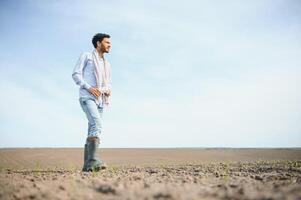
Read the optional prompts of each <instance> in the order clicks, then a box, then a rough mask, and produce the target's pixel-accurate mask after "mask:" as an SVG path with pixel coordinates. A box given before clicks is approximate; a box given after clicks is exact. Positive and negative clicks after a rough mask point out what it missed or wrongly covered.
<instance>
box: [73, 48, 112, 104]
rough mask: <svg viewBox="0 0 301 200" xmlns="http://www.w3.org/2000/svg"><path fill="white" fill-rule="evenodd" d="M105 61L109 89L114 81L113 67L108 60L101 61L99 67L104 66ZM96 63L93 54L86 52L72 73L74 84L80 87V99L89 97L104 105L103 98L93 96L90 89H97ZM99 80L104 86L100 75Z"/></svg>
mask: <svg viewBox="0 0 301 200" xmlns="http://www.w3.org/2000/svg"><path fill="white" fill-rule="evenodd" d="M104 61H105V68H104V69H105V70H107V71H106V72H107V76H108V88H109V89H110V90H111V88H112V79H111V66H110V63H109V62H108V61H107V60H104V59H100V62H99V65H103V64H104ZM94 68H95V65H94V62H93V58H92V53H90V52H84V53H82V54H81V55H80V57H79V59H78V61H77V63H76V65H75V67H74V69H73V73H72V78H73V80H74V82H75V83H76V84H77V85H79V86H80V88H79V97H88V98H92V99H94V100H95V102H96V103H97V104H103V102H102V98H101V96H99V97H98V98H96V97H95V96H94V95H93V94H91V93H90V92H89V91H88V89H89V88H90V87H92V86H93V87H96V85H97V82H96V77H95V73H94ZM99 80H101V83H102V85H103V81H102V76H101V75H100V77H99Z"/></svg>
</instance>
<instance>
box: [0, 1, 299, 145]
mask: <svg viewBox="0 0 301 200" xmlns="http://www.w3.org/2000/svg"><path fill="white" fill-rule="evenodd" d="M84 2H85V3H84ZM300 22H301V2H300V1H292V0H282V1H279V0H255V1H253V0H250V1H248V0H246V1H236V0H232V1H231V0H230V1H218V0H217V1H209V0H208V1H200V0H186V1H174V0H165V1H161V0H154V1H139V0H129V1H118V0H116V1H98V0H97V1H96V0H95V1H73V0H72V1H71V0H70V1H54V0H51V1H50V0H49V1H39V0H35V1H34V0H32V1H30V0H29V1H28V0H22V1H21V0H18V1H17V0H11V1H10V0H6V1H5V0H2V1H0V27H1V31H0V36H1V37H0V52H1V54H0V91H1V94H0V95H1V104H0V147H83V145H84V142H85V138H86V134H87V121H86V117H85V115H84V113H83V111H82V110H81V108H80V104H79V102H78V86H77V85H75V83H74V82H73V80H72V77H71V73H72V70H73V67H74V65H75V63H76V61H77V59H78V58H79V55H80V54H81V53H82V52H84V51H92V50H93V46H92V43H91V38H92V36H93V35H94V34H95V33H97V32H102V33H108V34H110V35H111V42H112V48H111V51H110V54H106V58H107V59H108V60H109V61H110V63H111V67H112V87H113V91H112V97H111V105H110V106H109V107H107V108H105V110H104V114H103V117H104V118H103V132H102V135H101V145H100V147H301V122H300V120H301V95H300V94H301V92H300V78H301V70H300V67H301V23H300ZM297 88H299V90H297Z"/></svg>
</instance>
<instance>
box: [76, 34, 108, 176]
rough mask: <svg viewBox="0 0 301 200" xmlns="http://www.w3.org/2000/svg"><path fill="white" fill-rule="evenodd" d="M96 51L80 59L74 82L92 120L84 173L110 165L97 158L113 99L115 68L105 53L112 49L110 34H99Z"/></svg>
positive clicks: (94, 38)
mask: <svg viewBox="0 0 301 200" xmlns="http://www.w3.org/2000/svg"><path fill="white" fill-rule="evenodd" d="M92 44H93V46H94V48H95V49H94V50H93V51H92V52H84V53H82V54H81V56H80V58H79V59H78V61H77V63H76V65H75V67H74V70H73V73H72V78H73V80H74V81H75V83H76V84H77V85H79V86H80V88H79V102H80V105H81V108H82V109H83V111H84V112H85V114H86V117H87V119H88V135H87V139H86V144H85V150H84V165H83V169H82V171H99V170H100V169H104V168H106V164H105V163H104V162H103V161H102V160H100V159H99V158H98V157H97V149H98V146H99V141H100V140H99V136H100V135H101V133H102V113H103V110H104V107H105V106H108V105H109V97H110V96H111V67H110V63H109V62H108V61H107V60H105V58H104V53H109V49H110V47H111V44H110V36H109V35H108V34H103V33H97V34H95V35H94V37H93V38H92Z"/></svg>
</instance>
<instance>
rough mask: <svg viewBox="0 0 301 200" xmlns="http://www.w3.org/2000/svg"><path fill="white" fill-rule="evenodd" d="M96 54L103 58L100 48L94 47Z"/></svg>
mask: <svg viewBox="0 0 301 200" xmlns="http://www.w3.org/2000/svg"><path fill="white" fill-rule="evenodd" d="M96 51H97V53H98V55H99V57H100V58H103V52H102V51H101V50H98V49H96Z"/></svg>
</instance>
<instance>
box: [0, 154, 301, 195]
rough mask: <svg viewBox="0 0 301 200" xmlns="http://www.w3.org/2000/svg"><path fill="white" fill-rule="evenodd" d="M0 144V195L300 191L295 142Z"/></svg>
mask: <svg viewBox="0 0 301 200" xmlns="http://www.w3.org/2000/svg"><path fill="white" fill-rule="evenodd" d="M82 155H83V152H82V149H1V150H0V199H301V149H101V150H100V151H99V156H100V157H101V158H102V159H103V160H105V161H106V163H107V165H108V168H107V169H105V170H102V171H100V172H90V173H86V172H85V173H83V172H81V166H82Z"/></svg>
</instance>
